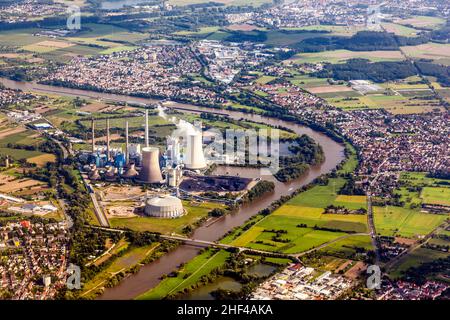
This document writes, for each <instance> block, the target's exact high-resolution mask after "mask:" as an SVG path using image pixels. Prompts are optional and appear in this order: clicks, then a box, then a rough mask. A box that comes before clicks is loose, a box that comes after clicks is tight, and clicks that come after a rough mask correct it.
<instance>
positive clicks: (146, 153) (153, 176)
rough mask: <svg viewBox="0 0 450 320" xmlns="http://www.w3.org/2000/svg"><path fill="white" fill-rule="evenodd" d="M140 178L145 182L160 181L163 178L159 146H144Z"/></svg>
mask: <svg viewBox="0 0 450 320" xmlns="http://www.w3.org/2000/svg"><path fill="white" fill-rule="evenodd" d="M139 180H141V181H142V182H145V183H160V182H161V181H162V180H163V178H162V174H161V168H160V167H159V149H158V148H154V147H145V148H142V167H141V172H140V177H139Z"/></svg>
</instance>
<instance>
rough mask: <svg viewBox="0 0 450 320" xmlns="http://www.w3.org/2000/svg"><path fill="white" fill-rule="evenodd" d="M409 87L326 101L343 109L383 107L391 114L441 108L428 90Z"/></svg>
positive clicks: (333, 98)
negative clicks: (401, 89) (392, 91)
mask: <svg viewBox="0 0 450 320" xmlns="http://www.w3.org/2000/svg"><path fill="white" fill-rule="evenodd" d="M423 90H424V89H411V90H407V91H406V92H404V91H397V92H396V93H394V94H390V93H376V94H367V95H363V96H353V97H347V98H341V97H327V98H326V100H327V101H328V103H330V104H332V105H334V106H336V107H339V108H342V109H344V110H356V109H367V108H370V109H385V110H386V111H388V112H390V113H393V114H414V113H424V112H431V111H433V110H434V109H440V110H443V108H442V106H441V104H440V102H439V101H438V100H437V99H434V98H430V95H431V92H430V91H423Z"/></svg>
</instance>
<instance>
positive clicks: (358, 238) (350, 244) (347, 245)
mask: <svg viewBox="0 0 450 320" xmlns="http://www.w3.org/2000/svg"><path fill="white" fill-rule="evenodd" d="M359 248H364V249H365V250H372V249H373V247H372V241H371V239H370V236H368V235H367V236H364V235H355V236H352V237H349V238H346V239H342V240H339V241H336V242H335V243H332V244H330V245H329V246H327V247H326V248H323V249H320V250H319V251H318V252H320V253H323V254H329V255H334V254H337V253H339V254H344V255H346V256H351V255H353V254H354V253H355V252H356V251H357V250H358V249H359Z"/></svg>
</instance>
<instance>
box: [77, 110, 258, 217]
mask: <svg viewBox="0 0 450 320" xmlns="http://www.w3.org/2000/svg"><path fill="white" fill-rule="evenodd" d="M98 121H105V122H106V145H103V144H99V143H96V136H97V133H96V122H98ZM172 121H173V122H176V124H177V129H176V130H174V132H172V134H171V135H170V136H168V137H166V145H165V146H164V147H161V146H154V145H150V136H149V132H150V130H149V112H148V109H145V111H144V112H143V125H144V137H143V145H141V144H139V143H130V136H129V122H128V121H125V127H124V128H123V129H124V135H125V150H123V149H122V148H121V147H117V146H115V147H113V146H112V144H111V135H110V119H109V118H106V119H104V120H95V119H91V137H90V139H91V145H90V148H89V150H81V151H79V152H78V154H77V156H78V160H79V162H80V163H81V164H82V168H81V171H82V175H83V177H84V178H85V181H86V183H87V185H88V187H89V189H90V190H91V192H92V193H93V194H94V197H97V195H99V196H98V199H99V200H100V207H101V206H102V205H103V207H104V208H107V207H108V206H109V205H110V202H109V201H110V200H111V199H109V200H108V199H105V197H102V195H105V194H108V192H102V191H101V190H102V188H105V187H108V186H111V185H117V186H118V188H122V189H127V188H128V189H127V191H125V190H124V191H123V192H119V193H121V194H122V197H121V199H120V200H121V201H128V202H127V203H126V204H125V205H124V204H120V205H117V203H114V206H109V207H110V209H106V210H104V211H105V212H107V213H108V214H109V216H110V217H130V216H134V215H136V214H137V215H141V216H145V217H156V218H177V217H180V216H182V215H184V214H186V210H185V209H184V208H183V203H182V201H181V199H183V200H193V201H198V202H202V201H209V200H211V199H208V198H207V197H205V196H204V193H205V192H211V191H212V192H217V193H228V192H235V193H242V192H245V191H246V190H248V189H249V187H250V186H251V185H252V184H251V182H252V179H251V178H241V177H236V176H223V175H220V176H219V175H206V174H205V172H206V169H207V168H208V162H207V160H206V157H205V154H204V141H203V133H202V127H201V124H198V123H196V124H195V125H193V124H191V123H189V122H187V121H185V120H175V118H174V119H172ZM129 186H137V187H140V188H138V189H136V188H129ZM144 189H145V190H146V191H145V193H143V192H142V190H144ZM129 190H132V191H129ZM138 190H139V191H138ZM116 200H117V199H116ZM116 200H113V201H116ZM213 200H214V201H216V202H217V201H219V202H220V201H221V200H218V199H213ZM130 201H131V202H130ZM228 201H233V200H232V199H228ZM222 202H223V201H222ZM111 207H112V208H111Z"/></svg>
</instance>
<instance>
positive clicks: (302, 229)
mask: <svg viewBox="0 0 450 320" xmlns="http://www.w3.org/2000/svg"><path fill="white" fill-rule="evenodd" d="M344 183H345V180H344V179H342V178H335V179H330V182H329V184H328V185H326V186H320V185H318V186H314V187H313V188H311V189H310V190H307V191H305V192H302V193H300V194H299V195H297V196H296V197H294V198H292V199H291V200H289V201H288V202H287V203H285V204H284V205H282V206H281V207H280V208H279V209H277V210H275V211H274V212H273V213H272V214H271V215H269V216H266V217H261V218H259V220H258V221H257V222H256V224H255V225H254V226H252V227H251V228H250V229H249V230H247V231H244V232H243V231H242V230H241V231H238V232H237V233H236V235H238V236H237V237H236V236H234V237H233V236H228V237H226V238H225V239H224V240H223V242H227V243H229V242H231V243H232V244H234V245H237V246H246V247H249V248H253V249H259V250H266V251H276V252H285V253H298V252H302V251H305V250H308V249H311V248H314V247H317V246H319V245H321V244H323V243H326V242H329V241H332V240H335V239H337V238H339V237H342V236H345V235H348V233H347V232H350V233H365V232H367V216H366V215H356V214H324V213H323V212H324V208H325V207H327V206H329V205H335V206H344V207H346V208H348V209H360V208H366V199H365V196H344V195H337V191H338V190H339V189H340V188H341V187H342V186H343V184H344ZM272 230H285V231H287V233H281V234H280V235H279V238H278V239H277V238H276V237H275V235H276V233H275V232H273V231H272ZM274 237H275V238H274ZM280 240H281V241H280Z"/></svg>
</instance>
